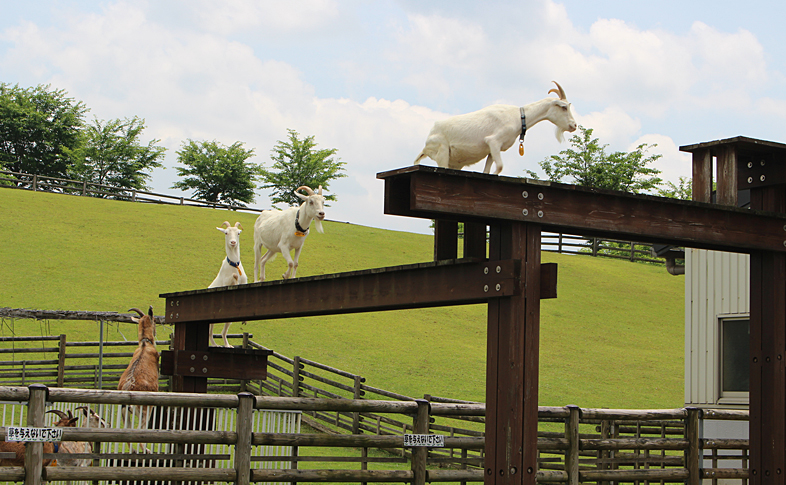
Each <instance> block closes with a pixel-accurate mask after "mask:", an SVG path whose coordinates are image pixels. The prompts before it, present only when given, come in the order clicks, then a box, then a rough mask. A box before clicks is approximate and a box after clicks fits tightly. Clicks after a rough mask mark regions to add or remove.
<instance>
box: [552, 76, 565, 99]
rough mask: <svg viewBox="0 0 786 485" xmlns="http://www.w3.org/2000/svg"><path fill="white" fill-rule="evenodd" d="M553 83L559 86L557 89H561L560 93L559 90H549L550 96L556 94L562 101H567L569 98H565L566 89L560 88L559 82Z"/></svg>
mask: <svg viewBox="0 0 786 485" xmlns="http://www.w3.org/2000/svg"><path fill="white" fill-rule="evenodd" d="M551 82H553V83H554V84H556V85H557V88H559V91H557V90H556V89H554V88H551V89H550V90H549V94H551V93H554V94H556V95H557V96H559V99H561V100H563V101H567V98H566V97H565V90H564V89H562V86H560V85H559V83H558V82H557V81H551Z"/></svg>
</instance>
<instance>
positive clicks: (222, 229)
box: [216, 227, 227, 234]
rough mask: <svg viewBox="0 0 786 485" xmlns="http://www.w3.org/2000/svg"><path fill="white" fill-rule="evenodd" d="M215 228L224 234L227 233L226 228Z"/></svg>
mask: <svg viewBox="0 0 786 485" xmlns="http://www.w3.org/2000/svg"><path fill="white" fill-rule="evenodd" d="M216 229H218V230H219V231H221V232H223V233H224V234H226V233H227V230H226V229H224V228H223V227H217V228H216Z"/></svg>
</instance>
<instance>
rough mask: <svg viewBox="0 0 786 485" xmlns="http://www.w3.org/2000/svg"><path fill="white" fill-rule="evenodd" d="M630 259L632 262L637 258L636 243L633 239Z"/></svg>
mask: <svg viewBox="0 0 786 485" xmlns="http://www.w3.org/2000/svg"><path fill="white" fill-rule="evenodd" d="M630 260H631V262H633V261H635V260H636V245H635V243H634V242H633V241H631V242H630Z"/></svg>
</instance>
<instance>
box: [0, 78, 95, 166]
mask: <svg viewBox="0 0 786 485" xmlns="http://www.w3.org/2000/svg"><path fill="white" fill-rule="evenodd" d="M87 111H88V109H87V108H86V107H85V105H84V104H83V103H82V102H81V101H79V102H77V101H74V99H73V98H69V97H68V96H67V94H66V92H65V91H64V90H50V87H49V85H45V86H44V85H39V86H36V87H34V88H27V89H23V88H20V87H19V85H18V84H17V85H14V86H11V85H10V84H6V83H0V166H3V167H4V168H5V169H6V170H10V171H13V172H27V173H32V174H37V175H45V176H50V177H66V175H67V167H68V163H69V158H68V156H67V155H66V154H65V152H64V150H66V149H76V148H77V147H78V146H79V143H80V135H79V133H80V129H81V128H82V126H83V123H84V120H83V118H84V115H85V113H86V112H87Z"/></svg>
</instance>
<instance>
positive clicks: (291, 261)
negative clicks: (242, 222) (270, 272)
mask: <svg viewBox="0 0 786 485" xmlns="http://www.w3.org/2000/svg"><path fill="white" fill-rule="evenodd" d="M301 190H305V191H306V193H307V194H308V195H303V194H301V193H300V191H301ZM295 195H296V196H297V197H298V198H299V199H300V200H302V201H303V203H302V204H300V207H294V206H293V207H290V208H289V209H285V210H283V211H278V210H269V211H263V212H262V214H260V215H259V217H257V221H256V222H255V223H254V281H265V263H267V262H268V261H272V260H273V259H274V258H275V257H276V254H278V253H281V254H282V255H284V258H285V259H286V260H287V271H286V272H285V273H284V274H283V275H282V278H284V279H287V278H294V277H295V274H296V273H297V266H298V263H297V261H298V258H300V251H302V250H303V244H304V243H305V242H306V236H308V230H309V226H310V225H311V222H312V221H313V222H314V227H316V228H317V232H320V233H322V232H323V230H322V221H323V220H325V197H323V196H322V186H321V185H320V186H319V189H318V190H317V192H316V193H315V192H314V191H313V190H312V189H311V188H310V187H306V186H301V187H298V188H297V189H295ZM263 246H264V247H265V249H267V252H266V253H265V255H264V256H262V247H263ZM293 249H294V250H295V256H294V257H291V256H290V255H289V252H290V251H292V250H293ZM257 275H259V276H258V277H257Z"/></svg>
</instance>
